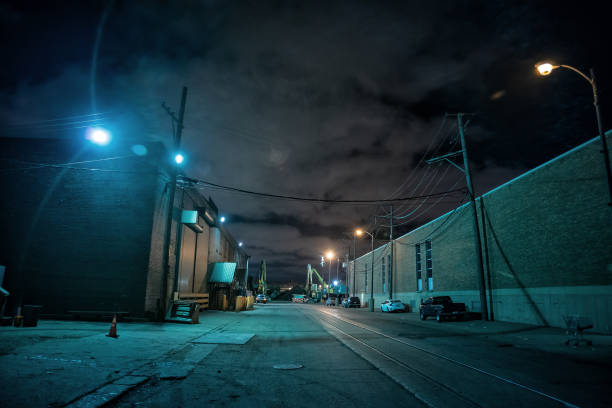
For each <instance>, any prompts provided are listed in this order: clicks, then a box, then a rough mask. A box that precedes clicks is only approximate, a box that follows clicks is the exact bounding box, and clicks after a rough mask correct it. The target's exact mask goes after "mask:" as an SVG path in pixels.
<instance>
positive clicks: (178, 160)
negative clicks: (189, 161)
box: [174, 153, 185, 164]
mask: <svg viewBox="0 0 612 408" xmlns="http://www.w3.org/2000/svg"><path fill="white" fill-rule="evenodd" d="M174 161H175V162H176V164H181V163H183V161H185V157H184V156H183V155H182V154H180V153H177V154H176V155H175V156H174Z"/></svg>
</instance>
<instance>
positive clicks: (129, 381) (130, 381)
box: [113, 375, 149, 385]
mask: <svg viewBox="0 0 612 408" xmlns="http://www.w3.org/2000/svg"><path fill="white" fill-rule="evenodd" d="M148 379H149V377H146V376H144V375H126V376H125V377H122V378H119V379H118V380H116V381H114V382H113V384H117V385H138V384H142V383H143V382H145V381H147V380H148Z"/></svg>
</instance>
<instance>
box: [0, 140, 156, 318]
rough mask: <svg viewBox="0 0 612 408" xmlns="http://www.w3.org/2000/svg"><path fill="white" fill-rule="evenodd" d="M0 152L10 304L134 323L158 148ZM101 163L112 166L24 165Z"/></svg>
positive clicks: (64, 146)
mask: <svg viewBox="0 0 612 408" xmlns="http://www.w3.org/2000/svg"><path fill="white" fill-rule="evenodd" d="M0 145H1V146H0V151H1V153H0V155H1V158H2V168H3V171H1V172H0V185H1V187H2V191H3V197H4V198H3V199H2V200H1V202H0V223H1V224H2V226H3V228H2V231H1V232H0V234H2V242H3V245H2V252H1V254H0V258H1V259H0V262H1V263H4V264H6V265H7V274H6V275H7V278H6V283H5V284H6V286H7V288H8V290H9V291H11V293H12V296H11V301H12V302H13V304H14V303H15V301H16V300H18V297H19V296H20V295H21V294H23V302H24V303H26V304H27V303H34V304H41V305H43V310H42V313H53V314H55V313H58V314H62V313H65V312H66V311H69V310H109V311H113V310H125V311H128V312H130V313H132V314H135V315H142V314H143V313H144V302H143V299H144V294H145V290H146V280H147V274H148V270H149V247H150V239H151V228H150V222H151V217H152V214H153V211H154V206H153V204H154V197H153V195H154V191H155V186H156V184H157V177H158V176H157V166H156V165H155V161H156V159H155V156H156V153H158V152H159V151H160V150H159V149H160V146H158V145H154V144H149V145H147V147H148V151H149V154H148V155H146V156H142V157H139V156H136V155H134V154H133V153H132V152H131V150H130V147H131V145H118V144H113V145H112V146H107V147H104V148H99V147H91V146H87V145H86V144H84V143H83V142H81V141H70V140H60V139H57V140H50V139H6V138H5V139H0ZM107 157H120V158H118V159H113V160H103V161H95V162H89V163H81V164H74V165H73V167H75V168H66V167H50V166H40V165H39V164H31V163H45V164H54V163H66V162H76V161H85V160H98V159H102V158H107ZM15 160H17V161H15ZM76 167H80V168H81V169H77V168H76ZM85 167H86V168H88V169H83V168H85Z"/></svg>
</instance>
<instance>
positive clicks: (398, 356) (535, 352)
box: [311, 308, 612, 407]
mask: <svg viewBox="0 0 612 408" xmlns="http://www.w3.org/2000/svg"><path fill="white" fill-rule="evenodd" d="M311 313H314V314H315V315H318V316H320V317H321V321H322V323H323V324H324V325H326V326H328V328H329V330H330V332H331V333H333V334H335V335H336V336H337V337H338V338H339V339H340V340H341V341H343V342H344V343H345V344H346V345H347V346H348V347H351V348H352V349H354V350H355V352H357V353H359V354H360V355H362V356H363V357H364V358H366V359H368V360H369V361H371V362H372V364H374V365H376V366H377V367H379V368H380V369H381V370H383V371H384V372H386V373H387V374H388V375H389V376H390V377H392V378H393V379H394V380H395V381H396V382H398V383H400V384H402V385H403V386H404V388H406V389H408V390H410V391H411V392H412V393H414V394H415V395H417V396H418V397H419V398H420V399H421V400H423V401H424V402H426V403H427V404H428V405H432V406H453V407H458V406H465V407H477V406H485V407H497V406H512V407H521V406H524V407H549V406H550V407H558V406H570V407H571V406H585V407H586V406H588V407H594V406H602V407H609V406H612V397H611V395H612V394H611V393H610V389H611V386H612V380H611V379H610V375H609V373H610V370H611V369H612V364H611V363H612V361H611V360H610V358H609V356H607V357H605V358H602V359H599V360H596V359H584V358H576V357H573V356H568V355H563V354H559V353H557V352H555V351H554V350H551V351H543V350H542V349H541V348H540V349H536V348H529V347H528V348H526V347H520V346H518V345H514V344H511V343H508V342H507V341H503V339H506V338H507V336H506V337H504V336H499V338H498V337H496V336H490V335H487V334H472V333H468V332H463V333H457V332H453V331H449V330H448V329H449V327H448V326H447V325H452V324H453V323H442V324H440V323H436V322H435V321H433V320H429V321H425V322H421V321H418V320H417V317H416V316H415V315H414V314H411V315H408V314H406V315H404V314H394V315H390V314H382V313H379V312H378V313H367V312H365V313H364V311H363V310H347V309H341V308H318V309H317V310H313V311H312V312H311ZM500 340H502V341H500ZM502 402H503V403H502Z"/></svg>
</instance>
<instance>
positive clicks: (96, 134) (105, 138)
mask: <svg viewBox="0 0 612 408" xmlns="http://www.w3.org/2000/svg"><path fill="white" fill-rule="evenodd" d="M85 138H87V139H88V140H89V141H90V142H91V143H94V144H97V145H98V146H106V145H107V144H109V143H110V141H111V134H110V133H109V132H108V130H106V129H102V128H89V129H87V134H86V136H85Z"/></svg>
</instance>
